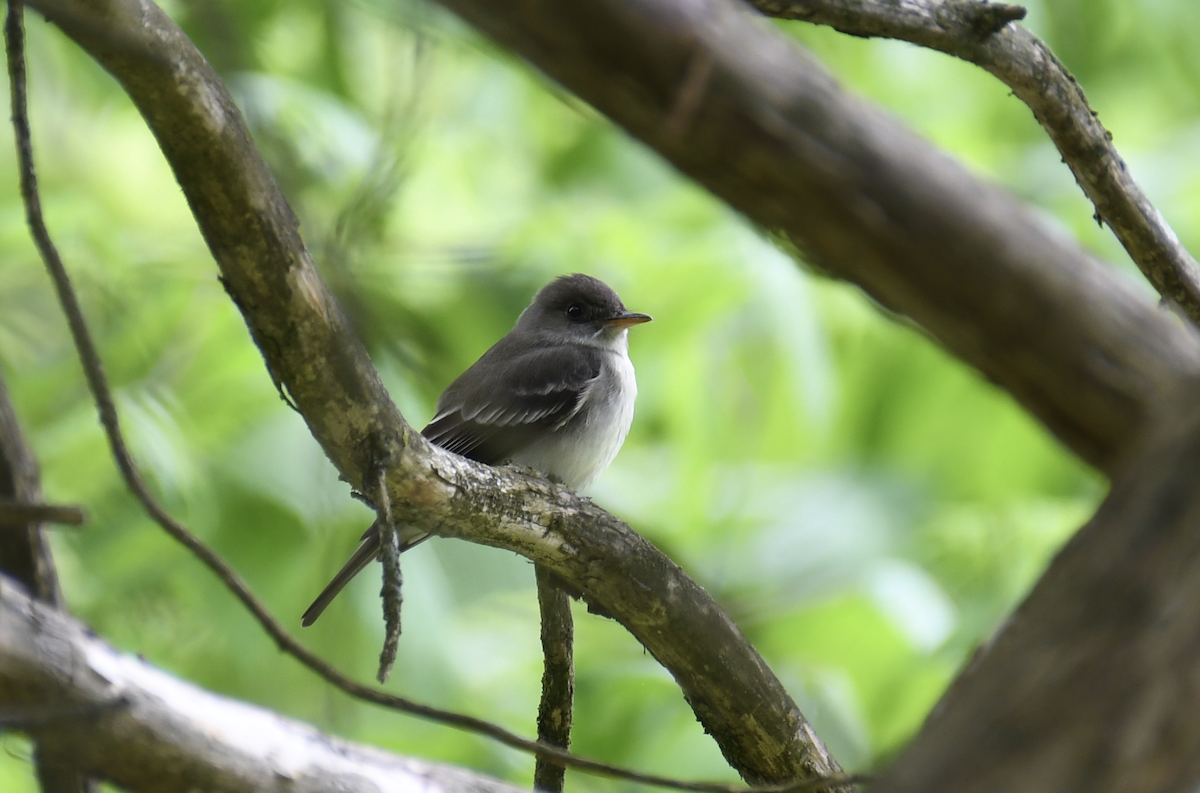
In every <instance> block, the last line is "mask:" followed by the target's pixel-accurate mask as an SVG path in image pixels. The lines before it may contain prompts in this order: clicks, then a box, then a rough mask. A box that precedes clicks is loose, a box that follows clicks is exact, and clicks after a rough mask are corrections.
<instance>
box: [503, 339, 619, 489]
mask: <svg viewBox="0 0 1200 793" xmlns="http://www.w3.org/2000/svg"><path fill="white" fill-rule="evenodd" d="M604 353H605V354H604V357H603V363H602V364H601V370H600V375H599V376H598V377H597V378H596V379H595V380H594V381H593V382H592V385H591V386H589V387H588V389H587V390H586V391H585V392H584V394H583V397H582V398H581V399H580V405H579V409H578V410H577V411H576V413H575V415H574V416H573V417H572V418H571V419H570V420H569V421H567V422H566V424H564V425H563V427H562V428H560V429H559V430H557V431H555V432H552V433H550V434H548V435H547V436H546V437H544V438H542V439H541V440H538V441H536V442H535V443H533V444H531V445H530V446H527V447H526V448H524V449H522V450H521V451H520V452H518V453H517V454H515V455H513V458H512V462H513V463H515V464H516V465H526V466H529V467H530V468H534V469H536V470H538V471H541V472H542V473H544V474H548V475H550V476H553V477H556V478H557V479H559V480H561V481H562V482H563V483H564V484H566V485H568V486H569V487H571V488H574V489H576V490H580V489H582V488H585V487H587V486H588V485H589V484H591V483H592V480H594V479H595V478H596V477H597V476H599V475H600V472H601V471H603V470H604V469H605V468H607V467H608V465H609V463H611V462H612V461H613V458H614V457H616V456H617V452H618V451H620V450H621V444H622V443H624V442H625V436H626V435H628V434H629V427H630V425H631V424H633V403H634V402H635V401H636V399H637V381H636V380H635V379H634V374H633V363H632V362H631V361H630V360H629V355H628V354H627V353H626V352H625V349H624V345H621V346H620V347H619V348H617V349H612V348H608V349H605V350H604Z"/></svg>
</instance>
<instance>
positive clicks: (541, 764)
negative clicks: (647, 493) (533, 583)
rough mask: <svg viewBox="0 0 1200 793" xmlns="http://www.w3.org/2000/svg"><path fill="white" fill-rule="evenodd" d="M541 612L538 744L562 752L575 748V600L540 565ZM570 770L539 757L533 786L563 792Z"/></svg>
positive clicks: (538, 566)
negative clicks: (540, 683) (572, 601)
mask: <svg viewBox="0 0 1200 793" xmlns="http://www.w3.org/2000/svg"><path fill="white" fill-rule="evenodd" d="M534 572H535V575H536V577H537V593H538V610H539V611H540V612H541V617H542V658H543V659H544V660H543V667H542V699H541V702H540V703H539V704H538V719H537V732H538V741H539V742H540V743H544V744H548V745H550V746H558V747H560V748H562V749H570V748H571V719H572V713H573V710H574V704H575V702H574V700H575V665H574V661H575V659H574V643H575V624H574V622H573V621H572V618H571V598H570V596H568V595H567V592H566V590H564V589H563V588H562V586H560V585H559V582H558V578H557V576H555V575H554V574H553V573H551V572H550V571H549V570H547V569H546V568H545V567H542V566H541V565H536V566H535V567H534ZM566 771H567V768H566V766H564V765H563V764H562V763H558V762H554V761H552V760H549V759H546V758H542V757H539V758H538V759H537V764H536V765H535V766H534V769H533V786H534V787H535V788H537V789H539V790H545V791H548V793H562V789H563V780H564V777H565V776H566Z"/></svg>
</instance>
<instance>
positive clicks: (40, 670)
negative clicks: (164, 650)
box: [0, 577, 519, 793]
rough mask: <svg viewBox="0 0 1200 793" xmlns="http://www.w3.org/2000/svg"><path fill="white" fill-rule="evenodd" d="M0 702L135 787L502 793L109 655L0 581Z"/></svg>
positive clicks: (59, 746)
mask: <svg viewBox="0 0 1200 793" xmlns="http://www.w3.org/2000/svg"><path fill="white" fill-rule="evenodd" d="M0 701H3V702H5V703H7V705H9V706H16V707H18V708H19V707H21V706H24V707H26V708H27V711H28V713H29V721H28V722H27V723H26V724H25V727H24V728H25V729H27V730H28V731H29V732H30V733H31V734H33V735H34V736H35V738H38V739H39V740H47V739H50V740H52V743H51V744H50V745H51V746H53V747H54V752H55V756H57V757H67V758H70V760H71V763H72V764H73V767H75V768H84V769H86V770H87V771H88V772H89V773H91V774H94V775H96V776H99V777H103V778H104V779H107V780H110V781H112V782H114V783H116V784H118V785H120V786H121V787H122V788H124V789H126V790H129V791H134V792H135V793H138V792H140V791H145V792H146V793H173V792H175V791H178V793H191V791H196V790H205V791H212V793H260V792H261V791H281V793H282V791H287V793H308V792H311V793H318V792H322V793H335V792H336V793H357V792H358V791H361V792H362V793H380V791H404V792H405V793H407V792H408V791H430V793H442V792H446V793H511V791H516V790H519V788H514V787H512V786H511V785H508V784H506V783H503V782H499V781H497V780H494V779H490V778H488V777H484V776H482V775H479V774H475V773H471V772H468V771H463V770H461V769H457V768H452V767H448V766H443V765H439V764H437V763H430V762H426V761H423V760H412V759H409V758H404V757H398V756H396V755H392V754H388V753H387V752H383V751H380V750H378V749H374V748H371V747H365V746H359V745H355V744H352V743H350V742H347V741H342V740H339V739H336V738H332V737H330V736H328V735H323V734H321V733H320V732H318V731H317V730H315V729H313V728H312V727H310V726H308V725H305V724H301V723H299V722H294V721H290V720H288V719H284V718H282V717H280V716H278V715H276V714H274V713H272V712H271V711H268V710H266V709H264V708H260V707H257V706H254V705H249V704H247V703H244V702H239V701H237V700H233V699H228V698H226V697H221V696H218V695H216V694H213V693H211V692H208V691H205V690H203V689H201V688H199V687H197V686H194V685H192V684H191V683H188V682H185V681H183V680H180V679H178V678H176V677H174V676H172V675H170V674H168V673H166V672H163V671H161V670H159V669H156V668H154V667H153V666H151V665H150V664H148V663H146V662H145V661H141V660H139V659H137V658H134V657H132V656H129V655H125V654H122V653H119V652H117V651H116V650H114V649H113V648H112V647H110V646H109V645H107V644H106V643H104V642H103V641H102V640H101V639H99V638H97V637H96V636H94V635H93V634H92V633H91V631H90V630H88V628H87V626H85V625H83V624H82V623H80V622H78V621H76V620H74V619H72V618H70V617H69V616H67V615H65V614H62V613H61V612H58V611H56V610H54V609H52V608H49V607H47V606H45V605H42V604H41V603H38V602H36V601H33V600H30V599H29V598H28V597H26V596H25V595H24V594H23V593H22V592H20V591H19V589H18V588H17V587H15V586H14V585H13V584H12V583H11V582H10V581H9V580H8V579H5V578H3V577H0Z"/></svg>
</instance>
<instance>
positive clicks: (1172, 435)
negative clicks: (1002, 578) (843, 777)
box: [872, 383, 1200, 793]
mask: <svg viewBox="0 0 1200 793" xmlns="http://www.w3.org/2000/svg"><path fill="white" fill-rule="evenodd" d="M1198 386H1200V384H1196V383H1193V384H1192V387H1191V389H1190V390H1189V391H1188V392H1185V394H1184V395H1182V398H1181V399H1180V400H1179V402H1178V403H1177V407H1178V408H1179V409H1178V410H1177V411H1175V412H1167V411H1164V413H1163V419H1162V421H1161V423H1160V425H1159V427H1158V431H1157V432H1156V433H1155V434H1154V436H1153V437H1152V438H1151V439H1149V442H1148V443H1146V444H1145V445H1144V446H1143V447H1142V449H1140V450H1139V452H1138V453H1137V455H1136V456H1134V457H1132V458H1131V459H1130V460H1129V462H1128V465H1127V466H1126V468H1125V470H1124V471H1123V472H1121V473H1120V474H1119V475H1118V476H1117V477H1116V481H1115V482H1114V484H1113V489H1112V492H1111V493H1110V494H1109V496H1108V498H1107V499H1106V500H1105V502H1104V504H1103V505H1102V506H1101V507H1100V510H1099V511H1098V512H1097V513H1096V515H1095V517H1093V518H1092V520H1091V521H1090V522H1089V523H1088V524H1087V525H1086V526H1084V527H1083V528H1082V529H1081V530H1080V531H1079V533H1078V534H1077V535H1076V536H1075V537H1074V538H1073V539H1072V540H1071V541H1070V542H1069V543H1068V544H1067V546H1066V547H1065V548H1064V549H1063V550H1062V551H1061V552H1060V553H1059V555H1058V556H1057V557H1056V558H1055V560H1054V561H1053V562H1052V563H1051V565H1050V569H1049V570H1048V571H1047V572H1046V574H1045V575H1044V576H1043V577H1042V579H1041V580H1040V581H1039V582H1038V583H1037V585H1036V586H1035V587H1034V590H1033V592H1032V593H1030V595H1029V597H1028V598H1027V599H1026V600H1025V602H1024V603H1022V604H1021V606H1020V607H1019V608H1018V609H1017V611H1016V613H1015V614H1013V616H1012V617H1011V618H1010V619H1009V620H1008V622H1007V623H1006V625H1005V626H1004V628H1002V629H1001V631H1000V632H999V634H998V635H997V636H996V638H995V639H993V640H992V642H991V644H990V645H989V647H988V648H987V650H986V651H985V652H982V653H980V654H979V656H978V657H977V658H976V660H975V662H974V663H972V665H971V666H970V667H969V668H968V669H967V670H966V672H964V673H963V674H962V675H961V676H960V677H959V679H958V680H957V681H955V683H954V684H953V685H952V686H951V688H950V690H949V691H948V692H947V693H946V695H945V696H944V697H943V698H942V700H941V702H940V703H939V704H938V705H937V707H935V708H934V710H933V712H932V714H931V715H930V717H929V720H928V722H926V724H925V725H924V727H923V728H922V730H921V732H920V734H919V735H918V736H917V737H916V738H915V739H914V740H913V742H912V744H910V745H909V747H908V748H907V749H905V751H904V752H903V753H902V754H901V755H900V757H899V759H898V760H897V761H896V763H895V764H894V765H893V766H892V767H891V768H889V769H888V770H887V771H886V773H885V774H884V775H883V777H881V778H880V780H879V781H878V782H877V784H876V785H875V786H873V787H872V791H873V792H877V793H900V792H901V791H903V792H904V793H915V792H916V791H936V790H954V791H964V792H969V793H1001V791H1013V790H1020V791H1028V792H1029V793H1051V791H1053V793H1127V792H1128V791H1146V792H1147V793H1149V792H1150V791H1162V792H1164V793H1165V792H1166V791H1194V790H1196V785H1197V782H1198V781H1200V718H1197V714H1198V713H1200V678H1197V675H1196V670H1197V668H1198V663H1200V534H1198V533H1197V531H1196V527H1197V526H1198V525H1200V412H1198V411H1197V410H1196V407H1195V405H1196V400H1195V394H1196V388H1197V387H1198Z"/></svg>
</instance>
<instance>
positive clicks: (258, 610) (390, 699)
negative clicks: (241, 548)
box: [7, 36, 867, 793]
mask: <svg viewBox="0 0 1200 793" xmlns="http://www.w3.org/2000/svg"><path fill="white" fill-rule="evenodd" d="M7 43H8V60H9V73H10V76H11V79H12V104H13V113H12V119H13V129H14V132H15V136H16V142H17V153H18V161H19V167H20V182H21V196H22V199H23V200H24V202H25V211H26V218H27V220H28V223H29V227H30V230H31V232H32V234H33V238H34V242H35V244H36V245H37V248H38V251H39V253H40V254H41V256H42V259H43V261H44V262H45V265H46V269H47V270H48V271H49V273H50V277H51V279H52V280H53V282H54V286H55V290H56V291H57V293H58V297H59V301H60V303H61V304H62V308H63V312H64V313H65V314H66V315H67V324H68V326H69V327H70V330H71V337H72V339H73V341H74V343H75V347H76V349H77V351H78V353H79V357H80V361H81V362H82V364H83V370H84V375H85V377H86V379H87V383H88V388H89V389H90V390H91V392H92V397H93V399H95V401H96V407H97V410H98V411H99V414H100V423H101V424H102V425H103V427H104V431H105V434H106V436H107V437H108V441H109V446H110V447H111V449H112V453H113V457H114V458H115V459H116V462H117V467H118V469H120V471H121V475H122V476H123V477H124V479H125V483H126V485H127V486H128V487H129V489H130V491H131V492H132V493H133V494H134V496H135V497H136V498H137V499H138V501H139V502H141V504H142V507H143V508H144V509H145V510H146V513H147V514H148V515H149V516H150V517H151V518H152V519H153V520H154V521H155V522H156V523H158V524H159V526H161V527H162V528H163V530H164V531H166V532H167V533H168V534H169V535H170V536H171V537H173V538H174V539H175V540H176V541H178V542H179V543H180V544H182V545H183V546H184V547H185V548H187V549H188V550H189V551H191V553H192V554H193V555H194V556H195V557H196V558H197V559H199V560H200V561H201V562H202V563H203V564H204V565H205V566H206V567H208V568H209V569H210V570H211V571H212V572H213V573H214V574H215V575H216V576H217V577H218V578H219V579H221V581H222V582H223V583H224V584H225V586H226V587H227V588H228V589H229V590H230V591H231V592H232V593H233V594H234V595H235V596H236V597H237V598H238V600H240V601H241V603H242V605H244V606H245V607H246V609H247V610H248V611H249V612H250V613H251V614H252V615H253V616H254V617H255V619H257V620H258V622H259V624H260V625H261V626H262V627H263V629H264V630H265V631H266V632H267V634H268V635H270V636H271V638H272V639H274V640H275V643H276V644H277V645H278V646H279V648H280V649H281V650H282V651H283V652H285V653H287V654H289V655H291V656H292V657H293V658H295V659H296V660H298V661H299V662H300V663H302V664H303V665H305V666H307V667H308V668H309V669H311V670H312V671H313V672H315V673H316V674H317V675H319V676H320V677H321V678H323V679H324V680H326V681H327V682H329V683H330V684H331V685H333V686H335V687H337V688H338V689H340V690H342V691H343V692H345V693H347V694H349V695H350V696H352V697H355V698H357V699H360V700H362V701H364V702H370V703H372V704H376V705H380V706H382V707H386V708H391V709H393V710H398V711H401V712H404V713H408V714H410V715H413V716H417V717H419V718H423V719H426V720H428V721H433V722H436V723H439V724H445V725H447V726H450V727H456V728H458V729H462V730H465V731H467V732H471V733H474V734H477V735H482V736H486V737H489V738H492V739H493V740H495V741H498V742H499V743H502V744H504V745H505V746H508V747H511V748H513V749H518V750H521V751H524V752H528V753H530V754H533V755H535V756H537V757H545V758H551V759H553V760H555V761H557V762H560V763H562V764H563V765H565V766H568V767H570V768H577V769H579V770H581V771H587V772H589V773H593V774H597V775H600V776H608V777H612V778H614V779H624V780H627V781H630V782H637V783H640V784H645V785H653V786H656V787H663V788H670V789H673V790H687V791H696V792H697V793H806V792H807V791H815V790H823V789H825V788H831V787H838V786H842V785H850V784H855V783H858V782H864V781H867V779H866V778H865V777H859V776H853V775H851V776H847V775H835V776H828V777H819V778H813V779H806V780H803V781H799V782H787V783H783V784H779V785H766V786H761V787H750V788H747V787H744V786H741V785H726V784H721V783H712V782H686V781H681V780H678V779H672V778H669V777H663V776H658V775H655V774H642V773H638V772H636V771H630V770H628V769H625V768H620V767H617V766H613V765H609V764H607V763H601V762H598V761H595V760H588V759H586V758H582V757H576V756H575V755H572V754H571V753H570V752H567V751H564V750H562V749H557V748H555V747H551V746H546V745H543V744H540V743H538V742H536V741H531V740H528V739H526V738H522V737H520V736H519V735H516V734H515V733H512V732H509V731H508V730H506V729H504V728H503V727H500V726H499V725H496V724H493V723H491V722H488V721H484V720H483V719H478V718H475V717H473V716H467V715H464V714H461V713H454V712H452V711H447V710H441V709H439V708H434V707H431V706H429V705H423V704H421V703H418V702H413V701H412V700H409V699H406V698H405V697H399V696H394V695H391V694H386V693H384V692H382V691H379V690H377V689H373V688H371V687H370V686H365V685H363V684H361V683H357V682H355V681H354V680H351V679H350V678H348V677H346V676H344V675H343V674H342V673H341V672H339V671H338V670H337V669H336V668H335V667H334V666H333V665H331V664H329V663H328V662H327V661H325V660H324V659H322V658H321V657H320V656H318V655H316V654H314V653H312V652H311V651H309V650H308V649H307V648H306V647H304V646H303V645H302V644H300V642H298V641H296V639H295V638H293V637H292V636H291V635H290V634H289V633H288V632H287V630H286V629H285V628H284V627H283V625H282V624H280V623H279V621H278V620H276V619H275V617H274V616H273V615H272V614H271V613H270V612H269V611H268V610H267V608H266V607H265V606H264V605H263V604H262V602H261V601H259V600H258V598H257V597H255V595H254V594H253V593H252V592H251V591H250V589H249V587H248V586H247V585H246V584H245V582H244V581H242V579H241V578H240V577H239V576H238V575H237V573H235V572H234V571H233V569H232V568H230V567H229V566H228V565H227V564H226V563H225V561H224V560H223V559H221V557H220V556H219V555H218V554H217V553H216V552H215V551H213V550H212V549H210V548H209V547H208V546H206V545H205V544H204V543H202V542H201V541H200V540H199V539H198V538H197V537H196V536H195V535H193V534H192V533H191V532H190V531H188V529H187V528H186V527H184V526H183V525H182V524H181V523H179V522H178V521H176V520H175V519H174V518H173V517H171V515H170V514H168V513H167V511H166V510H165V509H163V507H162V506H161V505H159V503H158V502H157V501H156V500H155V498H154V496H152V495H151V494H150V491H149V489H148V488H147V487H146V484H145V481H144V480H143V479H142V477H141V474H140V473H139V472H138V470H137V466H136V465H135V464H134V461H133V458H132V456H131V455H130V453H129V450H128V448H127V446H126V444H125V439H124V436H123V434H122V432H121V425H120V420H119V418H118V416H117V410H116V405H115V403H114V401H113V397H112V392H111V390H110V389H109V385H108V379H107V377H106V376H105V374H104V369H103V366H102V365H101V361H100V356H99V354H98V352H97V350H96V345H95V342H94V341H93V340H92V336H91V332H90V331H89V330H88V327H87V323H86V321H85V320H84V317H83V312H82V310H81V309H80V306H79V300H78V298H77V297H76V295H75V291H74V288H73V287H72V286H71V280H70V277H69V276H68V274H67V271H66V267H65V266H64V265H63V262H62V259H61V257H60V256H59V254H58V251H57V249H56V248H55V247H54V243H53V241H52V240H51V239H50V233H49V231H48V230H47V228H46V224H45V221H44V219H43V217H42V206H41V198H40V196H39V194H38V189H37V176H36V172H35V170H34V164H33V144H32V141H31V138H30V132H29V117H28V110H27V107H26V104H27V99H26V86H25V69H24V40H23V36H11V37H9V39H8V42H7Z"/></svg>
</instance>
